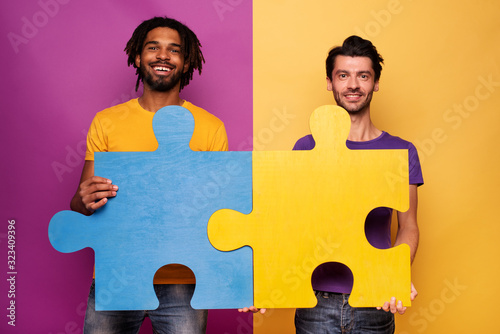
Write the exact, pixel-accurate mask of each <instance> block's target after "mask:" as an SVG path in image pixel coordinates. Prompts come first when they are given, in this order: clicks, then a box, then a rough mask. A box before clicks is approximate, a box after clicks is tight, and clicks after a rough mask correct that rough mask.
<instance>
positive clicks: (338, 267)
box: [293, 132, 424, 293]
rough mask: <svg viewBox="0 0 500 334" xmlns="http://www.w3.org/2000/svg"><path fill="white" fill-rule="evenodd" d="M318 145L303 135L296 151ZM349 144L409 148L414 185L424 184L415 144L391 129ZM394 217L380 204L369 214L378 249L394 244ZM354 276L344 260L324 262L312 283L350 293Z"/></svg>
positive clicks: (371, 235) (368, 147) (359, 147)
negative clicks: (392, 224)
mask: <svg viewBox="0 0 500 334" xmlns="http://www.w3.org/2000/svg"><path fill="white" fill-rule="evenodd" d="M315 145H316V143H315V141H314V138H313V137H312V135H307V136H305V137H302V138H300V139H299V140H298V141H297V142H296V143H295V146H294V147H293V149H294V150H311V149H313V148H314V146H315ZM346 146H347V147H348V148H349V149H351V150H384V149H405V150H408V163H409V166H408V167H409V176H410V184H416V185H418V186H420V185H422V184H423V183H424V180H423V177H422V169H421V167H420V161H419V159H418V153H417V149H416V148H415V146H413V144H412V143H410V142H408V141H405V140H403V139H401V138H399V137H394V136H391V135H390V134H388V133H387V132H382V134H381V135H380V136H378V137H377V138H375V139H373V140H369V141H362V142H355V141H350V140H347V141H346ZM391 217H392V209H390V208H386V207H380V208H376V209H374V210H372V211H371V212H370V213H369V214H368V216H367V217H366V223H365V233H366V238H367V239H368V241H369V242H370V244H371V245H372V246H374V247H376V248H380V249H386V248H390V247H391V246H392V245H391ZM352 283H353V276H352V273H351V270H350V269H349V268H348V267H347V266H345V265H343V264H341V263H336V262H335V263H334V262H329V263H324V264H322V265H320V266H318V267H317V268H316V270H314V273H313V276H312V285H313V288H314V289H315V290H319V291H328V292H339V293H350V292H351V289H352Z"/></svg>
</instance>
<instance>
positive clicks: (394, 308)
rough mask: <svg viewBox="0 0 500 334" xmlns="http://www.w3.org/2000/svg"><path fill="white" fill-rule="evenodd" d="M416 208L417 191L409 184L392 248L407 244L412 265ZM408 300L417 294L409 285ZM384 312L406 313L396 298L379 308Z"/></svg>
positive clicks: (399, 214) (415, 236) (416, 232)
mask: <svg viewBox="0 0 500 334" xmlns="http://www.w3.org/2000/svg"><path fill="white" fill-rule="evenodd" d="M417 206H418V191H417V185H416V184H410V208H409V209H408V211H406V212H398V232H397V234H396V241H395V242H394V246H398V245H401V244H408V245H409V246H410V260H411V262H412V263H413V259H414V258H415V254H416V253H417V248H418V240H419V231H418V224H417ZM410 293H411V294H410V299H411V300H414V299H415V297H417V295H418V292H417V290H416V289H415V286H413V283H412V284H411V290H410ZM380 308H382V309H383V310H384V311H386V312H389V311H391V312H392V313H396V312H398V313H399V314H404V313H405V312H406V307H404V306H403V303H402V302H401V301H397V300H396V298H394V297H393V298H391V301H390V302H386V303H384V306H382V307H379V309H380Z"/></svg>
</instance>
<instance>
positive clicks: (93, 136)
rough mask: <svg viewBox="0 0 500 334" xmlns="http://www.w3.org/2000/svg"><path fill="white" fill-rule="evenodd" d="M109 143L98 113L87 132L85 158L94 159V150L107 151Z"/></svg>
mask: <svg viewBox="0 0 500 334" xmlns="http://www.w3.org/2000/svg"><path fill="white" fill-rule="evenodd" d="M107 151H108V145H107V140H106V137H105V134H104V131H103V127H102V124H101V122H100V120H99V116H98V115H96V116H95V117H94V119H93V120H92V123H91V124H90V128H89V132H88V133H87V151H86V152H85V160H94V152H107Z"/></svg>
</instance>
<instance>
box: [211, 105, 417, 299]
mask: <svg viewBox="0 0 500 334" xmlns="http://www.w3.org/2000/svg"><path fill="white" fill-rule="evenodd" d="M310 127H311V132H312V134H313V137H314V139H315V141H316V146H315V148H314V149H312V150H310V151H254V152H253V211H252V212H251V213H250V214H248V215H244V214H242V213H239V212H237V211H233V210H228V209H224V210H220V211H217V212H215V213H214V214H213V215H212V217H211V218H210V221H209V223H208V236H209V239H210V242H211V243H212V245H213V246H214V247H215V248H217V249H219V250H222V251H230V250H234V249H238V248H240V247H242V246H245V245H248V246H251V247H252V249H253V256H254V305H255V306H257V307H262V308H294V307H314V306H315V305H316V298H315V296H314V293H313V291H312V285H311V275H312V272H313V271H314V269H315V268H316V267H317V266H318V265H320V264H322V263H325V262H340V263H343V264H345V265H346V266H348V267H349V268H350V269H351V271H352V273H353V276H354V283H353V288H352V293H351V296H350V298H349V304H350V305H351V306H357V307H369V306H381V305H382V304H383V303H384V302H385V301H388V300H389V298H390V297H392V296H395V297H396V298H397V299H398V300H401V301H402V302H403V305H405V306H409V305H410V304H411V302H410V284H411V283H410V249H409V246H408V245H400V246H397V247H394V248H391V249H384V250H381V249H376V248H374V247H373V246H371V245H370V244H369V242H368V241H367V239H366V236H365V230H364V224H365V218H366V216H367V215H368V213H369V212H370V211H371V210H372V209H374V208H376V207H381V206H385V207H390V208H393V209H396V210H398V211H402V212H404V211H406V210H408V207H409V185H408V183H409V181H408V180H409V179H408V178H409V177H408V163H407V162H408V152H407V150H349V149H348V148H347V147H346V138H347V136H348V134H349V129H350V119H349V116H348V114H347V112H346V111H345V110H344V109H342V108H340V107H337V106H323V107H320V108H318V109H316V110H315V111H314V113H313V114H312V115H311V119H310ZM402 161H406V164H404V163H403V164H402V163H401V162H402ZM402 165H403V166H402ZM297 268H299V269H301V270H305V271H307V272H308V274H307V275H302V276H300V275H298V276H297V277H300V278H303V279H300V280H299V279H296V280H291V279H290V274H291V273H292V272H293V271H297ZM298 282H299V283H298Z"/></svg>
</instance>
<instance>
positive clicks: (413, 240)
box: [394, 224, 419, 263]
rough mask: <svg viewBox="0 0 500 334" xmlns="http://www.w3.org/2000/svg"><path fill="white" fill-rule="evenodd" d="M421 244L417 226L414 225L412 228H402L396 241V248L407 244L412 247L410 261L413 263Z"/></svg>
mask: <svg viewBox="0 0 500 334" xmlns="http://www.w3.org/2000/svg"><path fill="white" fill-rule="evenodd" d="M418 242H419V230H418V226H417V224H412V225H410V226H404V227H401V228H400V229H399V231H398V234H397V236H396V241H395V242H394V246H398V245H401V244H407V245H408V246H410V260H411V263H413V260H414V259H415V255H416V254H417V249H418Z"/></svg>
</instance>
